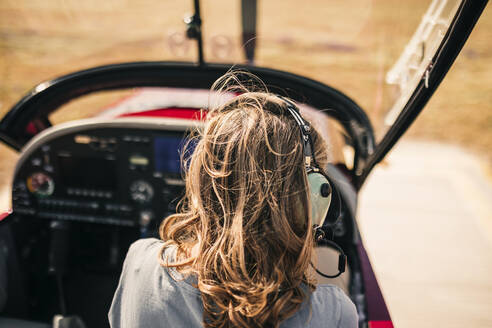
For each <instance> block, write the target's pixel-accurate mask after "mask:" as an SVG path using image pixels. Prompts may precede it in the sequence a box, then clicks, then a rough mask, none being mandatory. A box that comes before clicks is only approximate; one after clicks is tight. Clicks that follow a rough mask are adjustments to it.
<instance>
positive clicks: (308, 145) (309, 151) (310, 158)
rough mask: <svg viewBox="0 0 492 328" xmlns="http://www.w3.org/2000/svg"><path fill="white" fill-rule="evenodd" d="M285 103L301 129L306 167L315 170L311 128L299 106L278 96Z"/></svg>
mask: <svg viewBox="0 0 492 328" xmlns="http://www.w3.org/2000/svg"><path fill="white" fill-rule="evenodd" d="M278 97H279V98H280V99H281V100H282V101H284V103H285V104H286V105H287V110H288V111H289V113H290V114H291V115H292V117H293V118H294V120H295V121H296V123H297V125H299V128H300V130H301V135H302V138H301V139H302V143H303V153H304V165H305V166H306V167H308V168H310V169H313V167H312V166H311V163H314V164H315V165H316V167H315V168H316V169H318V167H317V163H316V158H315V157H314V149H313V141H312V139H311V126H309V124H308V123H307V122H306V121H304V119H303V118H302V116H301V114H300V113H299V109H298V108H297V106H296V105H295V104H294V103H293V102H292V101H290V100H288V99H286V98H284V97H282V96H278Z"/></svg>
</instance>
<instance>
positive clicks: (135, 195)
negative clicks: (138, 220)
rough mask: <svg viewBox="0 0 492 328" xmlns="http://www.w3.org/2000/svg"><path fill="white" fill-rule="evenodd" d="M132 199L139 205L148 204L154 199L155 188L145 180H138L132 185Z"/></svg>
mask: <svg viewBox="0 0 492 328" xmlns="http://www.w3.org/2000/svg"><path fill="white" fill-rule="evenodd" d="M130 197H131V198H132V200H133V201H135V202H137V203H147V202H149V201H150V200H151V199H152V197H154V188H152V186H151V185H150V184H149V183H148V182H146V181H143V180H137V181H135V182H133V183H132V184H131V185H130Z"/></svg>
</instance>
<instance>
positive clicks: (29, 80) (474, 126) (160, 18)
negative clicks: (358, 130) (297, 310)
mask: <svg viewBox="0 0 492 328" xmlns="http://www.w3.org/2000/svg"><path fill="white" fill-rule="evenodd" d="M429 3H430V1H426V0H412V1H392V0H377V1H375V0H331V1H330V2H326V1H323V0H312V1H310V2H309V5H308V4H307V3H306V4H304V5H300V3H299V1H294V0H289V1H259V17H258V40H257V43H258V48H257V56H256V57H257V63H256V64H257V65H260V66H268V67H272V68H277V69H282V70H287V71H290V72H294V73H297V74H301V75H304V76H307V77H310V78H313V79H316V80H319V81H322V82H324V83H326V84H328V85H330V86H333V87H335V88H337V89H339V90H340V91H342V92H343V93H345V94H347V95H348V96H349V97H351V98H353V99H354V100H355V101H356V102H357V103H358V104H359V105H360V106H361V107H362V108H364V110H366V111H367V112H368V114H369V116H370V117H371V120H372V122H373V124H374V126H375V128H376V129H377V135H378V138H379V137H380V136H381V135H382V134H383V131H384V128H383V127H382V125H381V124H380V122H381V118H382V117H383V116H384V115H383V114H384V112H385V111H386V110H387V109H388V108H389V106H390V105H391V103H392V101H393V100H394V92H393V88H392V87H391V86H388V85H386V83H385V81H384V77H385V73H386V72H387V71H388V70H389V69H390V68H391V66H392V65H393V64H394V62H395V61H396V60H397V59H398V57H399V55H400V53H401V52H402V50H403V48H404V46H405V44H406V43H407V42H408V40H409V39H410V37H411V36H412V34H413V32H414V30H415V29H416V27H417V26H418V24H419V22H420V20H421V18H422V15H423V13H424V12H425V10H426V8H427V7H428V5H429ZM191 4H192V1H155V0H143V1H138V2H136V1H130V0H106V1H96V0H87V1H77V0H50V1H48V0H31V1H21V0H15V1H14V0H0V117H1V116H3V115H4V114H5V113H6V112H7V111H8V110H9V108H10V107H11V106H12V105H13V104H15V102H16V101H18V100H19V99H20V98H21V97H22V96H23V95H24V94H25V93H26V92H28V90H29V89H30V88H32V87H34V86H35V85H36V84H37V83H40V82H42V81H45V80H48V79H51V78H54V77H57V76H60V75H63V74H67V73H70V72H73V71H75V70H79V69H85V68H89V67H93V66H97V65H104V64H111V63H116V62H124V61H140V60H180V61H181V60H186V61H194V60H195V59H196V48H195V45H194V43H192V42H189V41H187V40H185V39H184V38H183V32H184V24H183V23H182V18H183V15H184V14H185V13H191V12H192V6H191ZM202 6H203V7H202V14H203V19H204V25H203V32H204V40H205V57H206V60H207V61H212V62H233V63H243V62H244V57H243V54H242V51H241V46H242V41H241V38H240V24H239V19H240V16H239V7H240V5H239V1H226V0H214V1H213V0H204V1H202ZM300 6H302V8H300ZM491 40H492V13H491V11H490V8H487V9H486V10H485V12H484V14H483V16H482V18H481V19H480V21H479V22H478V25H477V27H476V28H475V30H474V31H473V33H472V35H471V37H470V39H469V40H468V42H467V44H466V45H465V47H464V49H463V51H462V53H461V54H460V56H459V57H458V59H457V60H456V62H455V64H454V66H453V68H452V69H451V71H450V72H449V73H448V76H447V77H446V78H445V79H444V81H443V83H442V84H441V86H440V87H439V89H438V90H437V92H436V94H435V95H434V96H433V98H432V99H431V100H430V102H429V103H428V105H427V107H426V109H425V110H424V112H423V113H422V114H421V115H420V117H419V118H418V119H417V121H416V122H415V124H414V125H413V126H412V128H410V130H409V131H408V135H407V136H406V137H405V138H406V139H408V138H412V139H421V140H436V141H440V142H445V143H451V144H454V145H459V146H461V147H463V148H464V149H466V150H467V151H469V152H470V153H471V154H473V155H470V156H473V157H474V158H477V161H478V162H479V163H480V164H479V167H480V169H479V170H482V171H486V172H489V173H488V174H489V176H490V177H492V173H491V172H492V171H491V167H492V151H491V149H492V105H491V104H492V83H491V82H492V78H491V67H492V47H491ZM129 92H132V91H131V90H129V91H122V92H116V93H109V94H102V95H96V96H93V97H88V98H87V99H82V100H80V101H77V102H75V103H73V104H69V106H66V107H65V108H63V109H62V110H60V111H59V112H58V113H56V114H54V115H52V116H51V117H50V119H51V120H52V121H53V122H54V123H59V122H62V121H67V120H72V119H77V118H82V117H88V116H91V115H94V114H95V113H97V112H98V111H100V110H101V108H103V107H104V106H106V105H107V104H108V103H111V102H113V101H115V100H118V99H119V98H121V97H122V96H124V95H126V94H128V93H129ZM417 145H420V147H427V146H426V145H427V144H426V143H417ZM411 149H412V150H413V151H414V152H415V153H414V156H421V155H422V154H421V153H420V152H419V151H418V149H416V148H415V147H413V148H411ZM452 155H453V156H458V157H460V156H461V155H459V153H452ZM15 158H16V154H15V153H14V152H13V151H11V150H9V149H8V148H7V147H5V146H3V145H0V189H3V190H8V185H9V183H10V178H11V176H12V170H13V166H14V164H15ZM390 159H391V157H390ZM390 164H391V162H390ZM441 164H442V165H445V163H442V162H441ZM378 170H379V171H380V170H381V168H380V169H378ZM434 170H439V168H438V167H435V168H434ZM379 171H377V172H379ZM375 174H380V173H375ZM375 180H376V179H371V180H369V183H372V182H371V181H375ZM388 183H391V182H388ZM367 189H369V188H367ZM363 192H364V191H363ZM363 196H364V195H363ZM364 197H365V196H364ZM363 200H364V198H363ZM376 203H377V202H376ZM362 205H364V203H363V204H362ZM381 206H384V205H381ZM2 207H5V206H3V204H2ZM366 208H367V207H366ZM487 214H488V218H489V219H490V220H492V218H490V215H491V214H490V213H487ZM363 220H365V221H363V226H364V227H367V223H366V222H368V221H367V220H366V219H364V218H363ZM371 222H372V221H371ZM381 224H383V223H381ZM370 226H372V227H374V226H375V225H370ZM366 229H367V228H366ZM373 236H375V235H373ZM373 240H374V239H373ZM373 247H374V248H375V249H376V251H375V252H374V253H371V254H372V256H373V257H376V258H377V254H378V251H379V252H382V253H381V254H384V251H382V250H381V249H379V248H378V247H377V246H373ZM376 262H377V261H376ZM383 262H384V261H383ZM379 263H380V265H381V267H380V268H382V267H384V265H385V264H384V263H382V262H379ZM376 270H378V268H376ZM381 272H383V273H381ZM378 274H381V275H382V276H383V277H382V278H383V279H388V276H387V275H386V276H385V275H384V270H383V271H381V270H380V271H378ZM388 281H391V279H388ZM383 284H384V282H383ZM390 285H391V284H390ZM394 286H395V285H393V287H394ZM383 287H384V286H383ZM383 290H388V289H387V288H386V289H385V288H383ZM389 292H392V291H389ZM392 295H397V292H396V293H395V292H394V290H393V294H392ZM393 301H394V302H396V301H395V300H394V297H393ZM471 301H472V302H473V300H471ZM398 304H401V303H398ZM389 307H390V310H391V303H390V304H389ZM397 312H398V310H397ZM401 313H402V312H401V311H400V312H398V314H399V315H401Z"/></svg>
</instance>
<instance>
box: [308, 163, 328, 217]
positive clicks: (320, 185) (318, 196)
mask: <svg viewBox="0 0 492 328" xmlns="http://www.w3.org/2000/svg"><path fill="white" fill-rule="evenodd" d="M307 178H308V184H309V192H310V199H311V217H312V221H313V222H312V223H313V225H316V226H322V225H323V223H324V221H325V218H326V217H327V213H328V209H329V208H330V204H331V198H332V188H331V186H330V182H329V181H328V179H327V178H326V177H325V176H324V175H323V174H321V173H319V172H314V171H312V172H309V173H308V175H307Z"/></svg>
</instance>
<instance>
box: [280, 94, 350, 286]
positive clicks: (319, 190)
mask: <svg viewBox="0 0 492 328" xmlns="http://www.w3.org/2000/svg"><path fill="white" fill-rule="evenodd" d="M278 98H280V99H281V100H282V101H283V102H284V103H285V105H286V108H287V111H288V112H289V113H290V115H292V117H293V118H294V120H295V121H296V123H297V125H298V126H299V128H300V130H301V140H302V145H303V153H304V166H305V168H306V175H307V182H308V189H309V193H310V200H311V216H312V220H313V229H314V238H315V240H316V242H317V243H324V244H328V245H330V246H332V247H333V248H335V249H336V250H337V251H338V252H339V253H340V255H339V257H338V273H337V274H335V275H327V274H324V273H322V272H321V271H319V270H318V269H317V268H316V267H314V265H313V264H312V263H311V265H312V266H313V268H314V269H315V270H316V272H317V273H318V274H320V275H321V276H323V277H326V278H336V277H338V276H339V275H341V274H342V273H343V272H345V264H346V262H347V256H346V255H345V253H344V252H343V250H342V248H341V247H340V246H338V245H337V244H336V243H335V242H334V241H333V240H332V239H333V232H332V229H331V227H330V226H329V225H331V224H333V223H335V222H336V221H337V220H338V219H339V217H340V211H341V199H340V194H339V192H338V190H337V189H336V187H335V185H334V184H333V183H330V178H329V177H328V175H327V174H326V173H325V172H324V171H323V170H322V169H321V168H320V167H319V165H318V163H317V162H316V157H315V156H314V144H313V139H312V138H311V126H310V125H309V124H308V123H307V122H306V121H304V119H303V118H302V116H301V114H300V113H299V109H298V108H297V106H296V105H295V104H294V103H293V102H292V101H290V100H288V99H286V98H284V97H282V96H278Z"/></svg>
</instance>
